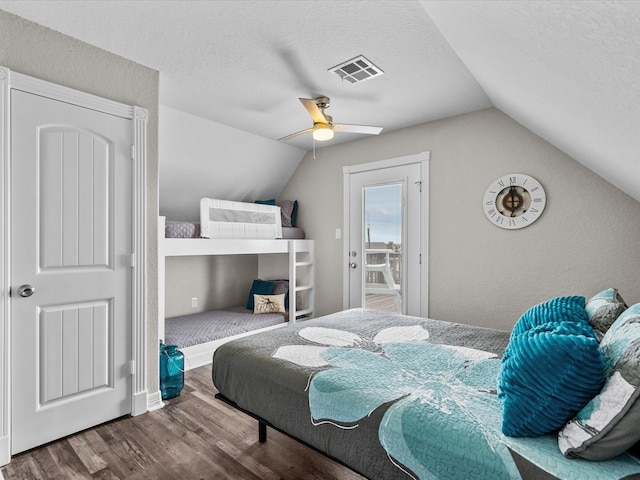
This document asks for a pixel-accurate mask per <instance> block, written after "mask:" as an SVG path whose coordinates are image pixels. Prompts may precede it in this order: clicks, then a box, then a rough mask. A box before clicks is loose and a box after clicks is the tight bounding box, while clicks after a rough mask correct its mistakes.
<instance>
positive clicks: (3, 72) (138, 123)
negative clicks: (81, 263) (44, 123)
mask: <svg viewBox="0 0 640 480" xmlns="http://www.w3.org/2000/svg"><path fill="white" fill-rule="evenodd" d="M11 89H18V90H22V91H25V92H29V93H35V94H37V95H42V96H46V97H49V98H54V99H56V100H59V101H63V102H68V103H71V104H74V105H78V106H81V107H84V108H89V109H92V110H96V111H100V112H104V113H107V114H110V115H116V116H119V117H122V118H127V119H131V120H132V124H133V127H132V128H133V135H132V137H133V145H134V147H133V151H134V153H135V158H134V160H133V162H134V168H133V179H132V182H133V185H132V192H133V215H132V217H133V219H132V221H133V231H132V245H133V250H134V251H133V253H134V254H135V257H136V258H137V262H136V266H135V267H133V268H132V286H133V289H132V290H133V292H132V299H131V303H132V315H133V317H132V344H131V355H132V359H133V360H134V361H135V373H134V375H132V405H131V409H132V415H138V414H140V413H143V412H145V411H147V408H148V407H147V404H148V397H149V395H148V394H147V391H146V380H147V368H146V367H147V360H146V337H147V328H146V302H147V292H146V276H147V267H146V251H147V235H146V220H147V212H146V154H147V128H146V124H147V117H148V114H147V111H146V110H145V109H143V108H139V107H133V106H130V105H125V104H122V103H118V102H114V101H112V100H108V99H105V98H101V97H98V96H95V95H92V94H88V93H85V92H80V91H78V90H74V89H71V88H68V87H64V86H61V85H56V84H54V83H50V82H47V81H44V80H40V79H37V78H34V77H30V76H28V75H23V74H21V73H17V72H13V71H10V70H9V69H8V68H6V67H2V66H0V160H1V161H2V166H1V167H0V186H1V187H2V192H3V193H2V195H1V196H0V272H1V273H0V465H6V464H7V463H9V461H10V460H11V445H10V443H11V442H10V438H11V426H10V418H11V416H10V412H11V404H10V402H11V391H10V390H11V379H10V374H11V365H10V361H11V341H10V338H11V335H10V324H11V322H10V318H11V317H10V307H11V305H10V303H11V302H10V297H9V289H10V283H9V281H10V278H11V277H10V267H11V266H10V244H9V239H10V236H9V224H10V220H11V219H10V205H9V199H10V190H9V189H10V180H9V179H10V175H9V172H10V170H9V169H10V162H9V152H10V146H9V140H10V135H9V118H10V90H11Z"/></svg>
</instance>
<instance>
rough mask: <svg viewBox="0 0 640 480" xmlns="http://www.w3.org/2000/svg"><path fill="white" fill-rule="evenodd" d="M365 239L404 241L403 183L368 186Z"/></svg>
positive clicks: (366, 192)
mask: <svg viewBox="0 0 640 480" xmlns="http://www.w3.org/2000/svg"><path fill="white" fill-rule="evenodd" d="M364 204H365V206H364V241H365V245H366V244H367V241H371V242H384V243H387V242H393V243H395V244H401V243H402V184H400V183H396V184H390V185H376V186H373V187H366V188H365V194H364Z"/></svg>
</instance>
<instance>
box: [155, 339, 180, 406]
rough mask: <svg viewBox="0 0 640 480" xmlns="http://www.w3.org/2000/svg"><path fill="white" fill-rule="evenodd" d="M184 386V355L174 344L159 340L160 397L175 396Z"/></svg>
mask: <svg viewBox="0 0 640 480" xmlns="http://www.w3.org/2000/svg"><path fill="white" fill-rule="evenodd" d="M182 387H184V355H183V354H182V352H181V351H180V350H178V347H176V346H175V345H165V344H164V343H162V342H160V393H161V394H162V399H163V400H167V399H169V398H173V397H177V396H178V395H180V391H181V390H182Z"/></svg>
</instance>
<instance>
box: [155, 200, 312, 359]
mask: <svg viewBox="0 0 640 480" xmlns="http://www.w3.org/2000/svg"><path fill="white" fill-rule="evenodd" d="M200 214H201V216H200V222H191V221H188V222H183V221H166V219H165V218H164V217H159V221H158V237H159V242H158V286H159V299H158V300H159V301H158V303H159V309H158V334H159V338H160V339H162V340H163V341H164V342H165V343H166V344H172V345H177V346H178V347H179V348H181V350H182V352H183V353H184V355H185V366H186V368H188V369H190V368H196V367H198V366H201V365H205V364H208V363H211V357H212V354H213V352H214V351H215V349H216V348H217V347H218V346H219V345H221V344H223V343H224V342H226V341H228V340H229V339H233V338H240V337H243V336H246V335H248V334H250V333H252V332H260V333H261V332H264V331H268V330H270V329H276V328H281V327H283V326H285V325H286V323H285V322H286V321H288V322H290V323H295V322H296V321H297V320H298V319H301V318H311V317H313V315H314V308H315V306H314V303H315V295H314V285H313V283H314V242H313V241H312V240H307V239H305V233H304V230H302V229H301V228H299V227H293V225H295V224H296V223H295V222H296V217H297V202H295V201H287V200H285V201H282V202H279V204H278V205H275V201H274V200H269V201H268V204H255V203H245V202H232V201H227V200H216V199H209V198H203V199H202V200H201V202H200ZM282 237H284V238H282ZM209 255H257V256H258V259H259V260H258V272H257V273H258V275H257V276H258V277H259V278H260V279H280V280H277V281H281V279H287V280H288V283H287V291H288V289H289V285H290V289H291V293H292V294H291V295H289V296H288V298H287V305H286V308H287V312H286V314H285V315H284V318H283V315H280V314H278V315H275V316H274V315H265V314H260V315H254V312H253V310H252V308H253V307H251V309H247V308H243V307H231V308H225V309H222V310H215V311H209V312H203V313H197V314H192V315H181V316H177V317H171V318H167V319H166V318H165V313H164V301H165V300H164V298H165V295H164V289H165V287H166V285H165V284H166V280H165V258H166V257H181V256H209ZM248 287H249V286H248ZM248 287H247V292H249V288H248ZM260 293H264V294H270V293H269V292H260ZM272 293H278V292H272ZM212 318H213V319H214V320H211V319H212ZM221 318H222V319H223V321H224V323H225V325H222V324H221V322H220V319H221ZM227 327H228V328H227ZM190 336H191V337H192V338H189V337H190Z"/></svg>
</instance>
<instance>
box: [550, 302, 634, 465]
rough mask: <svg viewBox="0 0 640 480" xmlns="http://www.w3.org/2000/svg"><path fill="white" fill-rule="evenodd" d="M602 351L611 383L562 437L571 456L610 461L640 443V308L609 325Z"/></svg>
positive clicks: (560, 442)
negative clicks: (639, 426) (639, 399)
mask: <svg viewBox="0 0 640 480" xmlns="http://www.w3.org/2000/svg"><path fill="white" fill-rule="evenodd" d="M600 350H601V351H602V354H603V356H604V360H605V367H606V374H607V381H606V383H605V385H604V387H603V388H602V391H601V392H600V393H599V394H598V395H597V396H595V397H594V398H593V399H592V400H591V401H590V402H589V403H588V404H587V405H586V406H585V407H584V408H583V409H582V410H580V412H578V414H577V415H576V417H575V418H574V419H572V420H571V421H570V422H569V423H567V425H566V426H565V427H564V428H563V429H562V431H561V432H560V433H559V435H558V446H559V447H560V451H561V452H562V453H563V454H564V455H566V456H567V457H580V458H585V459H588V460H608V459H610V458H613V457H616V456H618V455H620V454H621V453H622V452H624V451H625V450H627V449H628V448H630V447H631V446H633V445H634V444H635V443H636V442H638V441H640V428H638V425H640V402H639V401H638V397H640V303H638V304H636V305H633V306H632V307H630V308H628V309H627V310H625V311H624V312H623V313H622V315H620V316H619V317H618V319H617V320H616V321H615V322H614V323H613V325H611V327H610V328H609V329H608V330H607V333H606V334H605V336H604V338H603V339H602V341H601V342H600Z"/></svg>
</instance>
